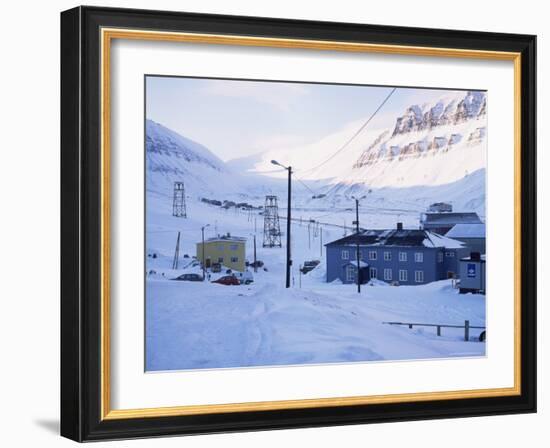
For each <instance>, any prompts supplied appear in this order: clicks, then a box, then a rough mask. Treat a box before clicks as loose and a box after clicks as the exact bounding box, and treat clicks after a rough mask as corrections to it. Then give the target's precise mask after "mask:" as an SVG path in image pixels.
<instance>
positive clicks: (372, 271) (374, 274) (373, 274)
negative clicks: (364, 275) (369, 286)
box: [370, 268, 378, 278]
mask: <svg viewBox="0 0 550 448" xmlns="http://www.w3.org/2000/svg"><path fill="white" fill-rule="evenodd" d="M370 278H378V270H377V269H376V268H370Z"/></svg>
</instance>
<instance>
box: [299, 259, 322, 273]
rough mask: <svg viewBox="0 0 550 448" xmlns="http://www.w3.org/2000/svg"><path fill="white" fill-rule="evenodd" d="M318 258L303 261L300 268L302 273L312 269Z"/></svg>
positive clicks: (317, 262) (315, 265)
mask: <svg viewBox="0 0 550 448" xmlns="http://www.w3.org/2000/svg"><path fill="white" fill-rule="evenodd" d="M319 263H320V261H319V260H311V261H305V262H304V265H303V266H302V268H301V271H302V274H307V273H308V272H309V271H313V270H314V269H315V268H316V267H317V266H318V265H319Z"/></svg>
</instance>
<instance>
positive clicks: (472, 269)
mask: <svg viewBox="0 0 550 448" xmlns="http://www.w3.org/2000/svg"><path fill="white" fill-rule="evenodd" d="M467 272H468V277H470V278H475V276H476V265H475V263H468V267H467Z"/></svg>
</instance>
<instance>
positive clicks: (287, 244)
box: [271, 160, 292, 288]
mask: <svg viewBox="0 0 550 448" xmlns="http://www.w3.org/2000/svg"><path fill="white" fill-rule="evenodd" d="M271 163H272V164H273V165H277V166H280V167H281V168H284V169H285V170H287V171H288V200H287V212H286V287H287V288H290V266H291V265H292V260H291V259H290V220H291V215H290V201H291V196H292V193H291V188H292V185H291V181H292V167H291V166H284V165H281V164H280V163H279V162H277V161H276V160H272V161H271Z"/></svg>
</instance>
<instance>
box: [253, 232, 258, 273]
mask: <svg viewBox="0 0 550 448" xmlns="http://www.w3.org/2000/svg"><path fill="white" fill-rule="evenodd" d="M254 272H258V264H257V263H256V235H255V234H254Z"/></svg>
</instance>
